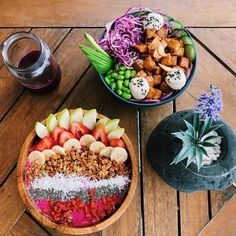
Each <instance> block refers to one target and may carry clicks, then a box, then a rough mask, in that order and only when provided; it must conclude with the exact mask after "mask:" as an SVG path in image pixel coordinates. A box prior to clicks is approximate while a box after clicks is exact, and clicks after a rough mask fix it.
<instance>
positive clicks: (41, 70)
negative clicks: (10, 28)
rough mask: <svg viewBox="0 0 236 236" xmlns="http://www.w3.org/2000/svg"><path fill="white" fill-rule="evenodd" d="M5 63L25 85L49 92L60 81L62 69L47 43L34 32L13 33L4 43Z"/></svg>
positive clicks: (31, 88) (32, 88) (35, 89)
mask: <svg viewBox="0 0 236 236" xmlns="http://www.w3.org/2000/svg"><path fill="white" fill-rule="evenodd" d="M2 54H3V58H4V63H5V64H6V66H7V67H8V69H9V71H10V72H11V73H12V74H13V75H14V76H15V77H16V79H17V80H18V81H19V82H20V83H21V84H22V85H24V86H25V87H27V88H29V89H30V90H33V91H37V92H48V91H51V90H52V89H54V88H55V87H56V86H57V85H58V84H59V82H60V79H61V70H60V67H59V65H58V64H57V62H56V60H55V58H54V57H53V55H52V54H51V52H50V49H49V48H48V46H47V45H46V43H45V42H44V41H43V40H42V39H40V38H39V37H37V36H36V35H34V34H32V33H26V32H20V33H16V34H13V35H11V36H10V37H9V38H8V39H7V40H6V41H5V42H4V44H3V52H2Z"/></svg>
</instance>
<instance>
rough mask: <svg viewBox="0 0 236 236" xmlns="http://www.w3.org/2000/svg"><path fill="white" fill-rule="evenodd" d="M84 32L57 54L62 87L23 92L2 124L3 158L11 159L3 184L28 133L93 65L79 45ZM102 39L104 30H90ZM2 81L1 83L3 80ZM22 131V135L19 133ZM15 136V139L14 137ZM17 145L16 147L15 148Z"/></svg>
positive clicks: (4, 166) (0, 167)
mask: <svg viewBox="0 0 236 236" xmlns="http://www.w3.org/2000/svg"><path fill="white" fill-rule="evenodd" d="M84 31H85V30H84V29H83V30H79V29H78V30H77V29H75V30H73V31H72V32H71V33H70V34H69V35H68V37H67V38H66V40H65V41H64V42H63V44H62V45H61V46H60V47H59V49H58V50H57V51H56V53H55V57H56V59H57V61H58V63H59V64H60V66H61V69H62V81H61V83H60V85H59V86H58V87H57V88H56V89H55V90H54V91H53V92H50V93H48V94H35V93H31V92H29V91H26V90H25V92H24V93H23V95H22V96H21V97H20V99H19V100H18V101H17V102H16V103H15V105H14V107H13V108H12V109H11V111H10V112H9V113H8V115H7V116H6V117H5V119H4V120H3V121H2V122H1V123H0V139H1V140H3V141H2V142H0V156H3V155H4V153H5V152H7V153H8V159H7V160H5V159H2V158H1V159H0V182H1V181H2V180H3V179H4V177H5V176H6V175H7V173H9V171H10V170H11V169H12V167H13V166H14V164H15V163H16V160H17V156H18V154H19V150H20V147H21V146H22V144H23V141H24V139H25V138H26V136H27V134H28V133H29V132H30V130H31V129H32V128H33V126H34V124H35V121H36V120H42V119H43V118H45V117H46V116H47V115H48V114H50V113H54V112H55V110H56V109H57V107H58V106H59V105H60V104H61V102H62V101H63V99H64V97H65V96H66V95H67V94H68V93H69V91H70V90H71V88H72V87H73V86H74V85H75V84H76V82H77V80H78V79H79V76H80V75H81V71H84V70H85V68H86V67H87V66H88V65H89V63H88V60H87V58H86V57H85V56H84V55H82V52H81V50H80V49H79V47H78V42H80V41H83V40H82V38H83V33H84ZM88 32H89V33H91V34H92V35H95V36H98V35H99V34H100V32H101V31H100V30H93V29H91V30H90V31H88ZM0 81H1V80H0ZM16 129H18V130H19V132H15V130H16ZM13 133H14V139H12V134H13ZM13 146H14V148H12V147H13Z"/></svg>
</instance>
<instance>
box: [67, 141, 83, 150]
mask: <svg viewBox="0 0 236 236" xmlns="http://www.w3.org/2000/svg"><path fill="white" fill-rule="evenodd" d="M63 148H64V149H65V150H66V151H70V150H80V148H81V145H80V142H79V140H77V139H76V138H71V139H69V140H67V141H66V142H65V143H64V145H63Z"/></svg>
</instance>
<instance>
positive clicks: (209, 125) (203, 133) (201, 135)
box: [171, 112, 222, 171]
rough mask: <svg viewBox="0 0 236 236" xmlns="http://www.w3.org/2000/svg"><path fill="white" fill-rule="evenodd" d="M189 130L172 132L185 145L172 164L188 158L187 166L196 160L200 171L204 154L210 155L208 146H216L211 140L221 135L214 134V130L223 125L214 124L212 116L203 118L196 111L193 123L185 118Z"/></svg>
mask: <svg viewBox="0 0 236 236" xmlns="http://www.w3.org/2000/svg"><path fill="white" fill-rule="evenodd" d="M184 122H185V124H186V126H187V130H186V131H180V132H175V133H172V134H173V135H174V136H175V137H176V138H178V139H180V140H182V142H183V146H182V149H181V151H180V152H179V154H178V155H177V156H176V157H175V159H174V160H173V162H172V163H171V164H177V163H179V162H180V161H182V160H184V159H188V161H187V165H186V167H187V166H188V165H189V164H191V163H192V162H195V163H196V164H197V167H198V171H199V170H200V168H201V166H202V160H203V155H206V156H208V154H207V151H206V148H208V147H215V146H216V145H215V144H213V143H211V142H210V141H211V140H213V139H216V138H219V136H218V135H217V136H216V135H215V134H214V132H213V131H214V130H216V129H218V128H219V127H221V126H222V125H216V124H213V119H212V118H206V119H204V120H202V119H201V114H199V113H197V112H194V116H193V124H190V123H189V122H188V121H186V120H184Z"/></svg>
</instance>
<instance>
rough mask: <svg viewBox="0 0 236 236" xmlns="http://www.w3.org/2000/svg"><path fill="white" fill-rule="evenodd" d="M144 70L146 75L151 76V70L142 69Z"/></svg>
mask: <svg viewBox="0 0 236 236" xmlns="http://www.w3.org/2000/svg"><path fill="white" fill-rule="evenodd" d="M144 71H145V73H146V74H147V76H151V75H152V72H151V71H149V70H144Z"/></svg>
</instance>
